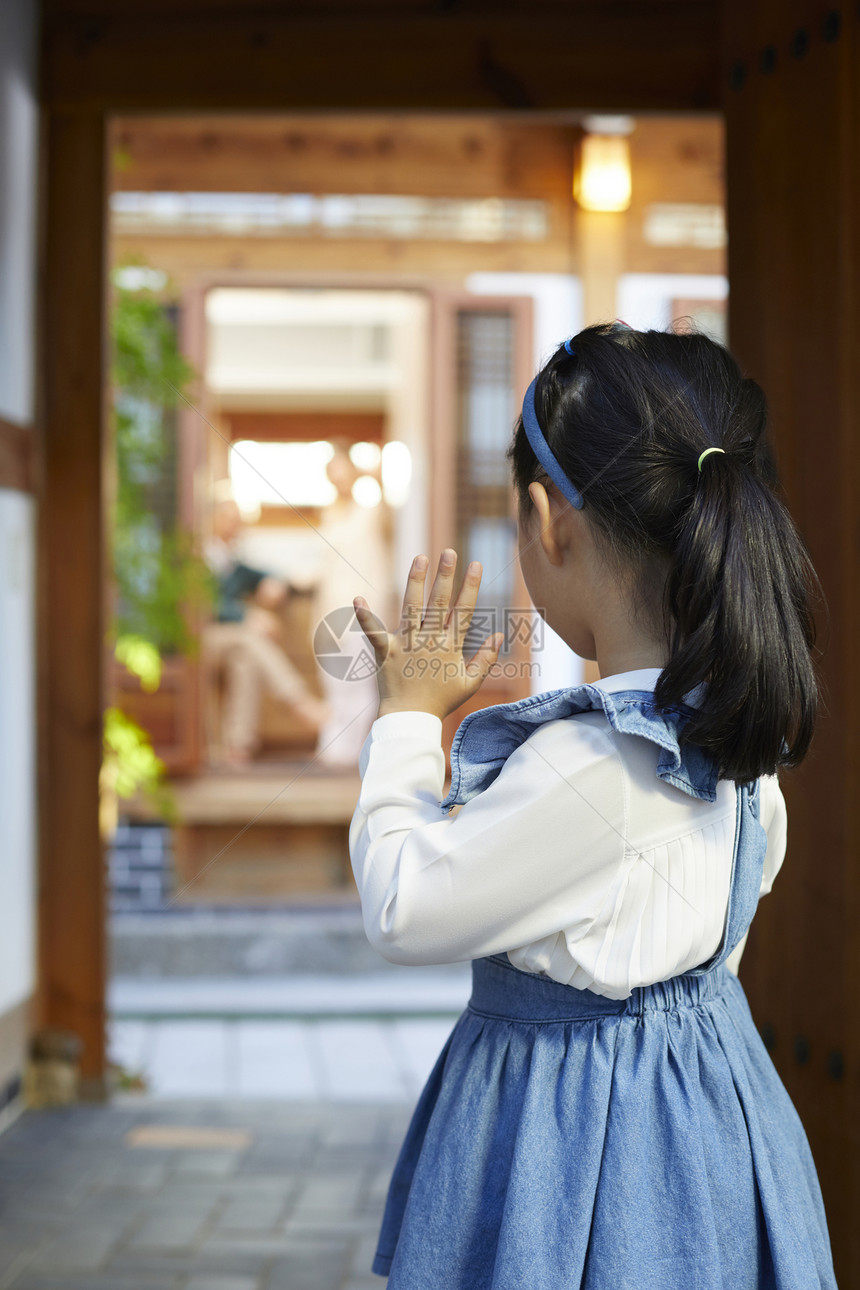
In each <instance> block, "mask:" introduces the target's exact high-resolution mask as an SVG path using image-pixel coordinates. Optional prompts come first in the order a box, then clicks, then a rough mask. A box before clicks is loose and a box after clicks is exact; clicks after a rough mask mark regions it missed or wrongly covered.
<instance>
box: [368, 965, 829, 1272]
mask: <svg viewBox="0 0 860 1290" xmlns="http://www.w3.org/2000/svg"><path fill="white" fill-rule="evenodd" d="M472 972H473V988H472V995H471V998H470V1000H469V1003H468V1005H467V1006H466V1009H465V1010H464V1012H463V1013H462V1015H461V1016H460V1017H459V1019H458V1020H457V1022H456V1024H455V1026H454V1028H453V1030H452V1032H451V1034H450V1036H449V1037H448V1040H447V1041H446V1043H445V1046H444V1048H443V1049H442V1052H441V1053H440V1055H439V1058H438V1060H437V1061H436V1064H435V1066H434V1069H433V1071H432V1073H431V1075H430V1077H429V1079H428V1081H427V1083H426V1085H425V1087H424V1089H423V1092H422V1094H421V1096H420V1099H419V1101H418V1105H417V1106H416V1109H415V1112H414V1115H413V1117H412V1121H411V1124H410V1126H409V1129H408V1131H407V1134H406V1137H405V1140H404V1142H403V1145H402V1148H401V1151H400V1155H399V1158H398V1160H397V1164H396V1166H395V1169H394V1173H393V1176H392V1179H391V1184H390V1187H389V1191H388V1197H387V1202H386V1206H385V1212H384V1216H383V1221H382V1227H381V1231H380V1236H379V1242H378V1247H377V1251H376V1256H375V1258H374V1261H373V1265H372V1270H373V1271H374V1272H375V1273H378V1274H380V1275H382V1276H385V1275H387V1276H388V1277H389V1281H388V1287H389V1290H526V1288H528V1290H627V1287H629V1288H630V1290H819V1288H822V1290H834V1288H835V1287H836V1280H835V1276H834V1272H833V1263H832V1257H831V1251H830V1241H829V1236H828V1230H827V1223H826V1219H825V1213H824V1205H823V1202H822V1197H821V1190H820V1186H819V1182H818V1176H817V1173H816V1169H815V1165H814V1162H813V1158H812V1153H811V1151H810V1147H809V1143H808V1140H807V1137H806V1134H805V1132H804V1129H803V1125H802V1124H801V1121H800V1118H799V1116H798V1114H797V1111H796V1110H795V1107H794V1105H793V1103H792V1102H791V1099H790V1098H789V1096H788V1093H787V1091H786V1089H785V1087H784V1085H783V1084H782V1081H781V1080H780V1078H779V1075H778V1074H777V1071H776V1068H775V1067H774V1065H773V1063H772V1061H771V1059H770V1057H769V1055H768V1053H767V1050H766V1049H765V1047H764V1044H763V1043H762V1040H761V1037H760V1035H759V1033H758V1030H757V1028H756V1026H755V1023H754V1021H753V1019H752V1015H751V1013H750V1010H749V1005H748V1003H747V999H746V995H745V994H744V991H743V987H742V986H741V984H740V982H739V980H738V979H737V977H736V976H735V975H734V974H733V973H732V972H731V971H729V969H728V968H726V967H725V965H724V964H723V965H720V966H718V967H716V968H714V969H712V970H711V971H709V972H707V973H705V974H704V975H701V976H692V975H682V976H678V977H674V978H672V979H671V980H669V981H664V982H660V983H658V984H656V985H650V986H642V987H638V988H636V989H635V990H634V991H633V993H632V994H631V995H630V996H629V997H628V998H627V999H621V1000H615V999H607V998H605V997H603V996H601V995H597V994H595V993H593V992H592V991H589V990H577V989H575V988H574V987H572V986H566V985H561V984H559V983H558V982H555V981H551V980H549V979H547V978H545V977H538V976H536V975H534V974H532V973H527V972H522V971H520V970H519V969H518V968H515V967H513V965H512V964H511V963H510V962H509V960H508V959H507V957H506V956H505V955H495V956H493V957H492V958H485V959H478V960H476V961H475V962H474V963H473V964H472Z"/></svg>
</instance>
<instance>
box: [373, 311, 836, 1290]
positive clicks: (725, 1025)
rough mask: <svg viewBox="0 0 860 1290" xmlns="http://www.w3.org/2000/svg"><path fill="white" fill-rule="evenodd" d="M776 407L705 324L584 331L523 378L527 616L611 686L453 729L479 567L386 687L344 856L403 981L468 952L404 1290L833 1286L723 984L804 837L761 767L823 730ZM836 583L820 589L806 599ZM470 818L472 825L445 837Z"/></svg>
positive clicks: (416, 1186)
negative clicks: (464, 1000)
mask: <svg viewBox="0 0 860 1290" xmlns="http://www.w3.org/2000/svg"><path fill="white" fill-rule="evenodd" d="M765 426H766V402H765V396H764V394H763V392H762V390H761V388H760V387H759V385H758V384H757V383H756V382H755V381H753V380H751V379H749V378H744V377H743V376H742V375H741V372H740V369H739V367H738V364H737V363H736V361H735V360H734V358H733V357H732V356H731V354H730V353H729V352H728V351H727V350H726V349H725V348H724V347H722V346H721V345H719V344H717V343H716V342H714V341H713V340H711V339H709V338H708V337H707V336H704V335H700V334H696V333H692V334H691V333H687V334H681V333H675V332H674V331H670V332H661V331H656V330H651V331H643V332H638V331H634V330H632V329H631V328H629V327H628V326H627V325H626V324H619V323H615V324H599V325H595V326H592V327H587V328H585V329H584V330H583V331H582V332H580V333H579V334H578V335H577V336H575V337H573V338H572V339H571V340H570V341H567V342H565V344H564V345H563V346H562V347H560V348H559V349H558V351H557V352H556V353H555V354H554V355H553V356H552V358H551V359H550V360H549V362H548V363H547V364H546V365H545V366H544V367H543V369H542V370H541V371H540V372H539V374H538V376H537V377H536V379H535V381H534V382H533V383H532V385H531V386H530V387H529V390H528V392H527V394H526V397H525V400H524V403H523V412H522V417H521V418H520V419H519V420H518V422H517V425H516V428H515V432H514V437H513V441H512V443H511V446H510V447H509V449H508V454H507V455H508V457H509V459H510V461H511V464H512V467H513V479H514V486H515V491H516V495H517V498H518V546H519V559H520V562H521V566H522V571H523V576H524V579H525V582H526V586H527V587H528V590H529V595H530V596H531V599H532V601H533V602H534V605H535V606H536V607H538V609H537V612H538V613H539V614H540V615H541V616H542V617H543V618H544V619H545V620H546V621H547V622H548V623H549V624H550V626H552V627H553V628H554V630H555V631H556V632H557V633H558V634H559V635H560V636H561V637H562V638H563V639H564V640H565V641H566V642H567V643H568V644H569V645H570V647H571V649H572V650H574V651H575V652H576V653H577V654H579V655H580V656H582V657H584V658H589V659H596V661H597V664H598V667H599V670H600V675H601V678H602V679H601V680H600V681H597V682H594V683H591V684H584V685H578V686H573V687H570V688H565V689H560V690H551V691H549V692H546V693H543V694H537V695H531V696H530V697H528V698H525V699H520V700H517V701H516V702H513V703H506V704H499V705H496V706H494V707H488V708H484V709H481V710H478V711H475V712H470V713H469V714H468V715H467V716H466V717H465V718H464V720H463V721H462V722H461V724H460V726H459V728H458V730H457V732H456V735H455V737H454V741H453V746H452V749H451V788H450V791H449V793H448V795H447V797H446V798H445V800H444V801H443V800H441V799H442V789H443V781H444V773H445V758H444V753H443V751H442V747H441V733H442V720H443V718H445V717H446V716H447V715H448V714H449V713H450V712H453V711H454V710H455V709H456V708H457V707H458V706H459V705H460V704H461V703H462V702H463V701H464V700H465V699H467V698H469V697H471V696H472V695H473V694H474V693H475V692H476V690H477V689H478V688H479V687H480V685H481V684H482V682H483V680H484V677H485V676H486V674H487V671H488V670H489V668H490V666H492V664H493V662H494V661H495V660H496V658H497V656H498V651H499V648H500V645H501V640H500V639H499V638H498V637H492V638H489V639H488V640H486V641H485V642H484V644H483V645H482V646H481V648H480V649H479V650H478V651H477V652H476V653H475V655H474V657H473V658H472V659H470V660H469V661H468V662H467V661H465V660H464V657H463V637H464V634H465V630H466V627H467V626H468V623H469V621H470V618H471V615H472V611H473V608H474V606H475V603H476V599H477V594H478V587H479V583H480V577H481V569H480V566H476V565H470V566H469V567H468V569H467V570H466V574H465V577H464V579H463V585H462V589H461V591H460V594H459V596H458V597H457V600H456V602H455V604H454V605H453V607H451V594H452V586H453V577H454V565H455V553H454V551H452V550H449V551H446V552H444V553H443V556H442V559H441V561H440V564H439V568H438V570H437V573H436V577H435V580H434V582H433V586H432V589H431V591H430V596H429V602H428V607H427V610H426V612H425V611H424V609H423V605H424V578H425V570H426V567H427V563H428V562H427V560H426V559H425V558H424V557H423V556H419V557H417V558H416V560H415V561H414V563H413V566H412V569H411V572H410V574H409V580H408V584H407V588H406V594H405V597H404V601H403V612H402V618H401V622H400V625H399V628H398V630H397V632H396V633H391V634H390V633H388V632H387V631H386V630H385V628H384V626H383V624H382V623H381V622H380V620H379V619H378V618H377V617H376V615H375V614H373V613H372V612H371V610H370V608H369V607H368V606H367V605H366V603H365V602H364V601H363V600H361V598H356V601H355V602H354V603H355V608H356V613H357V616H358V619H359V623H360V625H361V627H362V629H363V631H364V633H365V635H366V636H367V639H368V640H369V641H370V643H371V645H372V646H373V649H374V652H375V657H376V661H377V665H378V673H377V684H378V688H379V696H380V703H379V713H378V716H377V718H376V720H375V721H374V723H373V726H372V728H371V730H370V733H369V735H368V736H367V739H366V740H365V743H364V746H363V748H362V750H361V755H360V759H359V770H360V773H361V776H362V786H361V793H360V796H359V800H358V804H357V806H356V810H355V813H354V815H353V819H352V823H351V826H350V837H349V842H350V855H351V859H352V865H353V870H354V873H355V878H356V882H357V884H358V889H359V892H360V895H361V903H362V911H363V918H364V924H365V928H366V931H367V935H368V937H369V939H370V941H371V942H372V944H373V945H374V946H375V947H376V948H377V950H378V951H379V952H380V954H382V955H383V956H384V957H385V958H387V959H390V960H391V961H393V962H395V963H414V964H430V963H447V962H454V961H460V960H465V959H472V960H473V962H472V972H473V988H472V995H471V998H470V1000H469V1003H468V1006H467V1007H466V1009H465V1011H464V1012H463V1014H462V1015H461V1017H460V1018H459V1020H458V1021H457V1023H456V1025H455V1026H454V1029H453V1031H452V1033H451V1035H450V1036H449V1038H448V1040H447V1042H446V1044H445V1046H444V1048H443V1050H442V1053H441V1054H440V1056H439V1058H438V1061H437V1062H436V1065H435V1067H434V1069H433V1072H432V1073H431V1075H430V1077H429V1079H428V1082H427V1084H426V1086H425V1088H424V1090H423V1092H422V1094H421V1097H420V1099H419V1102H418V1105H417V1107H416V1110H415V1113H414V1116H413V1119H412V1122H411V1125H410V1127H409V1130H408V1132H407V1135H406V1139H405V1141H404V1143H403V1146H402V1149H401V1152H400V1156H399V1159H398V1161H397V1165H396V1167H395V1170H394V1176H393V1178H392V1181H391V1185H390V1189H389V1192H388V1199H387V1204H386V1208H385V1214H384V1218H383V1223H382V1231H381V1234H380V1238H379V1244H378V1248H377V1251H376V1257H375V1259H374V1262H373V1271H374V1272H376V1273H379V1274H381V1275H383V1276H384V1275H386V1274H388V1276H389V1281H388V1285H389V1290H490V1288H492V1290H526V1288H528V1290H575V1288H579V1287H582V1288H583V1290H610V1288H611V1290H694V1288H695V1290H728V1288H729V1287H730V1288H731V1290H765V1288H766V1290H815V1288H816V1287H827V1288H828V1290H831V1288H832V1287H834V1286H835V1284H836V1282H835V1278H834V1272H833V1264H832V1259H831V1253H830V1244H829V1237H828V1231H827V1224H826V1219H825V1214H824V1207H823V1204H822V1198H821V1191H820V1188H819V1183H818V1178H817V1175H816V1170H815V1165H814V1163H813V1159H812V1155H811V1152H810V1148H809V1144H808V1141H807V1138H806V1135H805V1133H804V1130H803V1127H802V1125H801V1122H800V1119H799V1117H798V1115H797V1112H796V1110H795V1108H794V1106H793V1104H792V1102H791V1101H790V1099H789V1096H788V1094H787V1092H786V1090H785V1088H784V1086H783V1084H782V1082H781V1081H780V1079H779V1076H778V1075H777V1072H776V1069H775V1067H774V1066H773V1064H772V1062H771V1060H770V1057H769V1056H768V1054H767V1051H766V1049H765V1048H764V1045H763V1043H762V1040H761V1038H760V1036H759V1033H758V1031H757V1029H756V1026H755V1023H754V1022H753V1019H752V1016H751V1014H750V1011H749V1006H748V1004H747V1001H746V996H745V994H744V991H743V987H742V986H741V984H740V982H739V981H738V978H737V976H736V972H737V967H738V961H739V959H740V956H741V953H742V951H743V946H744V942H745V939H746V935H747V931H748V928H749V924H750V922H751V920H752V918H753V916H754V914H755V910H756V904H757V901H758V899H759V897H760V896H761V895H763V894H764V893H765V892H768V891H770V888H771V883H772V882H773V879H774V877H775V875H776V873H777V871H778V869H779V868H780V866H781V864H782V861H783V856H784V852H785V845H786V816H785V802H784V799H783V796H782V793H781V791H780V787H779V781H778V776H777V768H778V767H780V766H786V767H792V766H796V765H797V764H798V763H799V762H800V761H801V760H802V759H803V757H804V756H805V755H806V753H807V751H808V748H809V744H810V740H811V738H812V733H813V726H814V721H815V715H816V705H817V684H816V677H815V672H814V669H813V663H812V657H811V650H812V645H813V644H814V639H815V631H814V622H813V617H812V611H811V599H812V586H813V584H815V585H816V586H817V585H818V582H817V578H816V575H815V572H814V570H813V568H812V565H811V562H810V560H809V556H808V553H807V551H806V548H805V546H804V544H803V542H802V539H801V537H800V536H799V534H798V532H797V531H796V529H795V527H794V525H793V523H792V520H791V518H790V516H789V514H788V512H787V510H786V508H785V505H784V503H783V502H782V501H781V500H780V499H779V497H778V495H777V491H776V490H777V489H778V487H779V485H778V480H777V475H776V469H775V466H774V461H773V457H772V454H771V450H770V447H769V446H768V443H767V442H766V440H765ZM819 590H820V588H819ZM455 805H459V806H460V810H459V812H458V813H457V814H456V815H454V816H453V817H452V816H451V815H450V814H449V812H450V811H451V808H452V807H453V806H455Z"/></svg>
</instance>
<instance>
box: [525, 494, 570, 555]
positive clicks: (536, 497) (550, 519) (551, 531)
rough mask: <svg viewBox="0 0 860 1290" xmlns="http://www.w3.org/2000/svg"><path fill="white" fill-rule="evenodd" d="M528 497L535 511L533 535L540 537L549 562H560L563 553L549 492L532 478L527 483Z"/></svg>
mask: <svg viewBox="0 0 860 1290" xmlns="http://www.w3.org/2000/svg"><path fill="white" fill-rule="evenodd" d="M529 497H530V498H531V499H532V505H533V506H534V508H535V512H536V515H535V526H536V528H537V532H536V534H535V536H536V537H538V538H539V539H540V544H541V546H542V547H543V549H544V552H545V554H546V558H547V559H548V560H549V562H550V564H561V563H562V560H563V555H562V550H561V547H560V546H559V542H558V536H557V533H556V525H555V520H556V519H557V516H553V513H552V510H551V508H550V501H549V494H548V493H547V491H546V489H545V488H544V486H543V484H540V483H538V482H537V480H534V481H533V482H532V483H531V484H529Z"/></svg>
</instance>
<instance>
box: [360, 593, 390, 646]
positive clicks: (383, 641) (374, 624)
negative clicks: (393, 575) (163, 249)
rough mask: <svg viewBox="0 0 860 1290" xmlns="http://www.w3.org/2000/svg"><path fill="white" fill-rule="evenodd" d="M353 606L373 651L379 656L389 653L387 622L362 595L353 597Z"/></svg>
mask: <svg viewBox="0 0 860 1290" xmlns="http://www.w3.org/2000/svg"><path fill="white" fill-rule="evenodd" d="M352 607H353V609H354V610H355V616H356V618H357V619H358V625H359V627H360V628H361V630H362V631H363V632H364V634H365V636H366V637H367V639H368V641H369V642H370V644H371V645H372V647H373V652H374V654H376V656H377V658H380V657H383V658H384V656H385V655H386V654H387V653H388V632H387V631H386V629H385V624H384V623H383V622H382V620H381V619H380V618H377V616H376V614H375V613H373V611H372V610H371V609H370V607H369V606H368V604H367V601H366V600H363V599H362V597H361V596H355V597H354V598H353V602H352Z"/></svg>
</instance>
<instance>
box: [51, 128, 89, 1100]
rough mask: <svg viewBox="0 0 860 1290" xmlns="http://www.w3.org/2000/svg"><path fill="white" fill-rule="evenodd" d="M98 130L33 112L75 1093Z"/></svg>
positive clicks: (54, 976) (65, 993) (59, 846)
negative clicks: (38, 137) (38, 151)
mask: <svg viewBox="0 0 860 1290" xmlns="http://www.w3.org/2000/svg"><path fill="white" fill-rule="evenodd" d="M104 151H105V150H104V124H103V118H102V114H101V113H100V112H99V111H96V110H93V109H88V108H85V107H74V108H69V109H64V108H60V107H57V108H49V109H47V110H46V111H45V114H44V137H43V188H42V201H43V237H42V256H41V322H40V362H39V370H40V373H41V385H40V390H39V400H40V405H41V406H40V415H39V425H40V427H41V430H42V436H43V438H42V481H41V491H40V497H39V514H40V520H39V597H40V612H39V671H40V678H39V679H40V685H39V692H40V703H39V726H40V728H39V760H40V765H39V789H40V803H41V805H40V817H39V830H40V871H39V956H40V964H39V967H40V972H39V977H40V981H39V994H38V1006H37V1025H39V1026H46V1025H51V1026H60V1027H63V1028H64V1029H69V1030H72V1031H74V1032H75V1033H76V1034H78V1035H79V1036H80V1038H81V1039H82V1041H83V1053H82V1058H81V1076H82V1087H81V1092H82V1095H83V1096H84V1097H87V1096H89V1097H93V1096H96V1097H97V1096H99V1095H100V1094H101V1092H102V1090H103V1075H104V1067H105V1054H104V1022H105V1002H104V1000H105V960H106V954H105V878H104V861H103V855H102V844H101V840H100V837H99V814H98V780H99V768H100V765H101V743H102V708H103V703H102V677H103V651H104V648H105V645H104V615H103V608H102V601H103V588H104V583H105V580H104V561H103V519H102V470H103V463H104V452H103V434H104V417H103V407H102V404H103V397H104V395H103V384H104V383H103V377H104V370H105V361H104V264H105V254H104V251H105V200H106V199H105V162H104Z"/></svg>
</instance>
